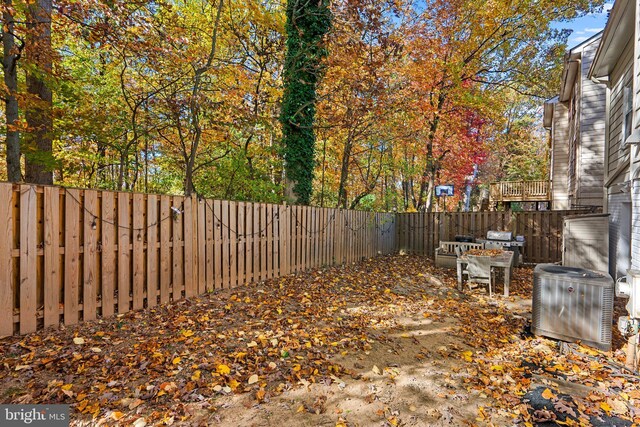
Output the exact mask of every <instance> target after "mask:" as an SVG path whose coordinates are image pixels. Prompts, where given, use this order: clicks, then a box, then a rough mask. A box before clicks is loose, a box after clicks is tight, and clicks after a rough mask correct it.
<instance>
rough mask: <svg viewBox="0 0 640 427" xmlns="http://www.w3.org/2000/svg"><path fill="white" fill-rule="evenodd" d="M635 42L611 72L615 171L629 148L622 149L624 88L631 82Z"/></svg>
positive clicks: (611, 139) (611, 160) (612, 161)
mask: <svg viewBox="0 0 640 427" xmlns="http://www.w3.org/2000/svg"><path fill="white" fill-rule="evenodd" d="M632 59H633V43H629V44H627V46H626V47H625V49H624V51H623V53H622V55H621V57H620V61H619V62H618V64H616V66H615V67H614V69H613V71H612V72H611V76H610V78H611V82H612V89H611V103H610V105H611V108H610V111H609V115H610V117H609V120H610V126H609V150H608V158H607V162H608V171H609V173H610V174H611V173H614V172H615V171H616V168H617V167H618V165H620V163H621V162H622V161H623V160H624V158H625V154H627V153H628V151H629V148H624V149H620V146H621V142H622V102H623V98H624V96H623V92H624V91H623V88H624V87H625V86H626V85H628V84H630V83H631V78H632V72H633V71H632V69H633V68H632Z"/></svg>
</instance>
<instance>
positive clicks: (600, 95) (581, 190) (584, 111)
mask: <svg viewBox="0 0 640 427" xmlns="http://www.w3.org/2000/svg"><path fill="white" fill-rule="evenodd" d="M598 44H599V41H595V42H593V43H591V44H589V45H587V46H585V48H584V51H583V52H582V64H581V74H582V78H581V86H580V89H581V90H580V133H579V135H580V145H579V147H578V153H577V156H578V163H577V165H576V166H577V170H576V181H577V182H576V191H575V193H574V200H573V204H574V205H577V206H602V204H603V197H604V151H605V150H604V145H605V137H604V135H605V121H606V120H605V115H606V110H605V108H606V88H605V87H604V86H603V85H601V84H596V83H594V82H593V81H591V80H589V79H588V78H587V74H588V73H589V67H591V63H592V62H593V59H594V57H595V53H596V50H597V48H598Z"/></svg>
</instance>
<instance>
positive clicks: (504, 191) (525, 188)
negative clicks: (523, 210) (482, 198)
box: [490, 181, 551, 202]
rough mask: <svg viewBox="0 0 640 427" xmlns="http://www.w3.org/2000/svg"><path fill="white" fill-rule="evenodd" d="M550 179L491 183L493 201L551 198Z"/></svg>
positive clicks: (531, 200) (529, 200)
mask: <svg viewBox="0 0 640 427" xmlns="http://www.w3.org/2000/svg"><path fill="white" fill-rule="evenodd" d="M550 188H551V186H550V185H549V181H503V182H493V183H491V193H490V194H491V196H490V197H491V201H493V202H536V201H546V200H551V191H550Z"/></svg>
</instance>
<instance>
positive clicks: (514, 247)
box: [478, 230, 525, 265]
mask: <svg viewBox="0 0 640 427" xmlns="http://www.w3.org/2000/svg"><path fill="white" fill-rule="evenodd" d="M478 242H480V243H484V247H485V248H486V249H504V250H508V251H512V252H515V253H514V254H513V263H514V265H518V264H519V263H520V248H522V247H524V245H525V239H524V237H523V236H515V237H514V236H513V233H512V232H511V231H495V230H489V231H487V238H486V239H478Z"/></svg>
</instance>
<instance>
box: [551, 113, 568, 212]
mask: <svg viewBox="0 0 640 427" xmlns="http://www.w3.org/2000/svg"><path fill="white" fill-rule="evenodd" d="M551 131H552V140H553V145H552V147H551V149H552V150H553V153H552V156H553V174H552V183H551V186H552V194H553V200H552V203H551V206H552V209H554V210H563V209H569V192H568V181H567V176H568V172H569V144H568V141H569V110H568V108H567V105H566V104H564V103H561V102H558V103H557V104H556V105H555V108H554V110H553V126H552V129H551Z"/></svg>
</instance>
